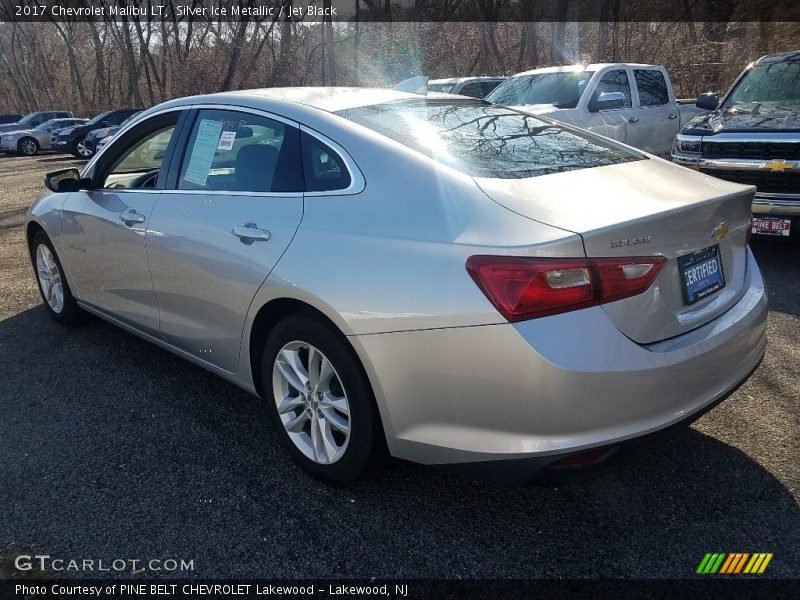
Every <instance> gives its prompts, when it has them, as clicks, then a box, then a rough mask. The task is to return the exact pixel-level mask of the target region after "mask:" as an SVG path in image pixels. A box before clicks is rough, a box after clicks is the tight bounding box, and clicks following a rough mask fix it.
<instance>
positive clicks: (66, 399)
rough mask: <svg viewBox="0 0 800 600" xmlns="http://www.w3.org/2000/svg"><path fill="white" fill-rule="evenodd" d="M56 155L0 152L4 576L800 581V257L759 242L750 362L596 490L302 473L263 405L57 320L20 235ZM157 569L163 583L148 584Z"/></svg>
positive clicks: (205, 376)
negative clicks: (756, 335)
mask: <svg viewBox="0 0 800 600" xmlns="http://www.w3.org/2000/svg"><path fill="white" fill-rule="evenodd" d="M72 164H77V161H73V160H71V159H65V158H62V157H60V156H56V155H49V156H47V155H46V156H41V157H38V158H35V159H29V158H16V157H8V156H3V157H0V290H1V292H0V411H1V412H0V506H2V507H3V514H4V518H2V519H0V576H3V575H6V576H7V575H9V574H12V569H11V567H10V564H9V559H11V558H13V557H15V556H17V555H18V554H21V553H29V554H32V553H39V554H42V553H43V554H50V555H51V556H53V557H65V558H94V559H103V560H105V561H108V562H110V561H111V560H113V559H115V558H140V559H151V558H156V559H165V558H176V559H185V560H193V561H194V571H193V575H194V576H196V577H204V578H206V577H224V576H249V577H311V576H316V577H334V576H343V577H344V576H350V577H371V576H374V577H378V578H383V577H403V578H406V577H487V578H497V577H520V578H527V577H619V576H622V577H689V576H692V574H693V571H694V569H695V568H696V566H697V564H698V562H699V561H700V559H701V558H702V556H703V555H704V553H706V552H711V551H727V552H734V551H750V552H752V551H763V552H774V554H775V556H774V559H773V561H772V563H771V565H770V566H769V568H768V569H767V573H766V574H767V575H771V576H775V577H778V576H781V577H791V576H794V577H796V576H798V574H800V569H798V567H800V506H799V505H798V495H800V477H799V474H800V467H799V466H798V465H799V464H800V444H798V442H800V439H798V428H800V403H799V402H798V401H799V400H800V383H799V382H800V376H799V375H800V321H798V317H800V291H799V289H800V260H798V258H800V246H798V245H797V244H794V245H791V244H781V243H772V242H761V241H759V242H755V243H754V244H753V248H754V251H755V253H756V255H757V257H758V259H759V262H760V264H761V266H762V269H763V270H764V274H765V277H766V280H767V283H768V286H769V294H770V309H771V310H770V316H769V346H768V350H767V355H766V358H765V360H764V362H763V363H762V365H761V367H760V368H759V369H758V370H757V371H756V373H755V374H754V376H753V377H752V378H751V379H750V380H749V381H748V382H747V383H746V384H745V385H744V386H743V387H742V388H741V389H740V390H739V391H738V392H737V393H736V394H735V395H734V396H732V397H731V398H730V399H728V400H727V401H726V402H724V403H723V404H722V405H720V406H719V407H718V408H716V409H715V410H713V411H712V412H710V413H709V414H707V415H706V416H704V417H703V418H702V419H701V420H699V421H698V422H697V423H695V424H694V425H693V426H692V427H691V428H689V429H686V430H684V431H683V432H680V433H678V434H677V435H676V436H674V437H672V438H670V439H669V441H668V442H666V443H662V444H660V445H658V446H656V447H655V448H654V449H653V450H652V451H650V452H649V453H647V454H645V455H644V456H642V457H640V458H638V459H637V460H636V461H635V462H632V463H630V464H627V465H625V466H624V467H623V468H621V469H620V470H618V471H616V472H614V473H612V474H609V475H607V476H604V477H602V478H600V479H598V480H595V481H592V482H590V483H586V484H581V485H572V486H566V487H555V488H554V487H525V488H504V487H495V486H491V485H488V484H483V483H476V482H472V481H469V480H466V479H461V478H458V477H455V476H452V475H449V474H446V473H444V472H442V471H440V470H437V469H431V468H425V467H421V466H417V465H412V464H407V463H404V462H400V461H395V462H392V463H391V464H390V465H389V467H388V469H387V471H386V472H385V474H384V475H382V476H381V477H379V478H377V479H375V480H373V481H370V482H367V483H363V484H359V485H357V486H356V487H352V488H348V489H345V490H335V489H330V488H327V487H325V486H323V485H321V484H319V483H316V482H315V481H313V480H311V479H309V478H307V477H306V476H304V475H303V474H302V473H301V472H299V471H298V470H297V469H296V468H294V467H293V465H292V464H291V463H290V461H289V460H288V458H287V457H286V456H285V455H284V453H283V452H282V451H281V449H280V448H279V446H278V443H277V441H276V439H275V437H274V434H273V432H272V431H271V429H270V426H269V424H268V420H267V415H266V413H265V412H264V410H263V407H262V406H261V405H260V404H259V402H258V401H257V400H255V399H254V398H252V397H250V396H248V395H247V394H245V393H244V392H242V391H240V390H239V389H238V388H236V387H234V386H233V385H231V384H228V383H226V382H224V381H222V380H221V379H218V378H217V377H215V376H213V375H211V374H209V373H207V372H205V371H203V370H202V369H200V368H198V367H195V366H192V365H190V364H189V363H187V362H184V361H182V360H181V359H179V358H177V357H175V356H173V355H171V354H169V353H167V352H165V351H162V350H160V349H158V348H156V347H154V346H152V345H150V344H148V343H146V342H144V341H141V340H139V339H138V338H136V337H134V336H132V335H129V334H127V333H125V332H123V331H121V330H119V329H117V328H115V327H113V326H111V325H108V324H106V323H104V322H102V321H99V320H95V321H92V322H91V323H89V324H88V325H86V326H85V327H83V328H80V329H74V330H68V329H63V328H61V327H59V326H58V325H57V324H55V323H54V322H52V321H51V320H50V319H49V317H48V316H47V314H46V312H45V310H44V308H43V307H42V305H41V300H40V297H39V295H38V293H37V290H36V287H35V283H34V279H33V277H32V274H31V269H30V266H29V264H28V259H27V256H26V252H25V249H24V244H23V223H24V218H25V211H26V209H27V207H28V205H29V204H30V202H31V200H32V199H33V198H34V197H35V196H37V195H38V194H40V193H41V192H42V189H43V188H42V183H41V176H42V174H43V173H44V172H45V171H48V170H52V169H55V168H59V167H61V166H70V165H72ZM149 575H157V573H152V572H151V573H149Z"/></svg>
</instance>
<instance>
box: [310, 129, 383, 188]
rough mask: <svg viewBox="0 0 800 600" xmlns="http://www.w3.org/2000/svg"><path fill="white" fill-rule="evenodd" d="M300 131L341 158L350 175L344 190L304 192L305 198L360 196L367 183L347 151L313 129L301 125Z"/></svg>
mask: <svg viewBox="0 0 800 600" xmlns="http://www.w3.org/2000/svg"><path fill="white" fill-rule="evenodd" d="M300 131H302V132H305V133H307V134H308V135H310V136H311V137H313V138H316V139H317V140H319V141H320V142H322V143H323V144H325V145H326V146H330V147H331V149H333V150H334V151H335V152H336V153H337V154H338V155H339V156H340V157H341V159H342V161H343V162H344V165H345V167H346V168H347V171H348V173H349V174H350V185H348V186H347V187H346V188H343V189H340V190H326V191H324V192H305V195H306V196H309V197H320V196H354V195H356V194H360V193H361V192H363V191H364V190H365V189H366V187H367V182H366V180H365V179H364V174H363V173H362V172H361V169H359V168H358V165H357V164H356V161H354V160H353V157H352V156H350V154H349V153H348V152H347V150H345V149H344V148H342V146H341V145H339V144H337V143H336V142H334V141H333V140H332V139H330V138H329V137H328V136H326V135H323V134H322V133H320V132H319V131H316V130H315V129H311V128H310V127H307V126H305V125H303V124H302V123H301V124H300Z"/></svg>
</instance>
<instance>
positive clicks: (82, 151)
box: [73, 138, 94, 158]
mask: <svg viewBox="0 0 800 600" xmlns="http://www.w3.org/2000/svg"><path fill="white" fill-rule="evenodd" d="M73 154H74V155H75V156H77V157H78V158H91V156H92V154H94V152H93V151H92V149H91V148H89V146H87V145H86V140H85V139H84V138H81V139H79V140H78V141H77V142H75V151H74V152H73Z"/></svg>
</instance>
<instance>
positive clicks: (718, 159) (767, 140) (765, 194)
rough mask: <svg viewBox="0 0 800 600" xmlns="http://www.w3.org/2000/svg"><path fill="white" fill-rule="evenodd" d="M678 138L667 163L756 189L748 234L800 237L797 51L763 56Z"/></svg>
mask: <svg viewBox="0 0 800 600" xmlns="http://www.w3.org/2000/svg"><path fill="white" fill-rule="evenodd" d="M697 105H698V106H700V107H701V108H707V109H711V112H710V113H707V114H705V115H702V116H700V117H696V118H695V119H693V120H692V121H690V122H689V123H688V124H687V125H686V127H684V128H683V130H682V131H681V132H680V133H679V134H678V136H677V138H676V139H675V142H674V144H673V147H672V160H673V161H674V162H677V163H679V164H682V165H686V166H688V167H691V168H694V169H696V170H698V171H700V172H702V173H705V174H707V175H713V176H714V177H719V178H720V179H727V180H728V181H735V182H736V183H742V184H745V185H754V186H756V195H755V198H754V199H753V233H754V234H756V235H769V236H777V237H784V238H789V237H792V238H794V239H800V51H794V52H782V53H780V54H772V55H769V56H764V57H762V58H760V59H759V60H757V61H755V62H754V63H752V64H751V65H749V66H748V67H747V68H746V69H745V70H744V72H743V73H742V74H741V75H740V76H739V78H738V79H737V80H736V81H735V82H734V84H733V85H732V86H731V88H730V89H729V90H728V93H727V94H725V96H724V97H723V98H722V100H718V99H717V97H716V96H714V95H712V94H702V95H701V96H700V97H698V99H697Z"/></svg>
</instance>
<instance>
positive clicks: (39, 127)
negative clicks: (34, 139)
mask: <svg viewBox="0 0 800 600" xmlns="http://www.w3.org/2000/svg"><path fill="white" fill-rule="evenodd" d="M59 121H60V119H50V120H49V121H45V122H44V123H42V124H41V125H37V126H36V127H34V128H33V130H34V131H47V130H48V129H49V128H51V127H53V126H55V125H58V123H59Z"/></svg>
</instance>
